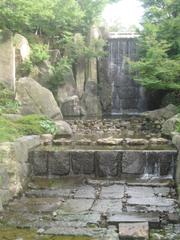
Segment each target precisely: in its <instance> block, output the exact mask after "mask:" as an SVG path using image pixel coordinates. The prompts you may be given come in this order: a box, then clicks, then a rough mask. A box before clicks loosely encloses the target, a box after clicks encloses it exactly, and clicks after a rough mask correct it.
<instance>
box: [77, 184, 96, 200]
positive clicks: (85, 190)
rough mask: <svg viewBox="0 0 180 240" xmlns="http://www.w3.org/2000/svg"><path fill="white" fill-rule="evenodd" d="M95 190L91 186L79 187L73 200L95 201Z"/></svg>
mask: <svg viewBox="0 0 180 240" xmlns="http://www.w3.org/2000/svg"><path fill="white" fill-rule="evenodd" d="M95 194H96V192H95V189H94V188H93V187H91V186H88V185H86V186H82V187H80V188H79V189H78V190H77V192H76V193H75V195H74V198H84V199H95V197H96V195H95Z"/></svg>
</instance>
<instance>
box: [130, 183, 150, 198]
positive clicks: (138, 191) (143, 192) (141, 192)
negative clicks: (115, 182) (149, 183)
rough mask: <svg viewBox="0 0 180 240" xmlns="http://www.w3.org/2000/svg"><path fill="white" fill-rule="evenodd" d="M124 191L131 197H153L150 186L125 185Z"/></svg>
mask: <svg viewBox="0 0 180 240" xmlns="http://www.w3.org/2000/svg"><path fill="white" fill-rule="evenodd" d="M126 193H127V194H128V197H133V198H148V197H154V191H153V188H151V187H142V186H141V187H136V186H134V187H127V189H126Z"/></svg>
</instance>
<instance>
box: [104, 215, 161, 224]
mask: <svg viewBox="0 0 180 240" xmlns="http://www.w3.org/2000/svg"><path fill="white" fill-rule="evenodd" d="M107 222H108V223H109V224H117V223H136V222H149V224H150V225H151V226H152V227H155V226H156V227H157V226H158V225H159V223H160V218H159V214H158V213H135V212H134V213H133V212H132V213H113V214H110V215H108V217H107Z"/></svg>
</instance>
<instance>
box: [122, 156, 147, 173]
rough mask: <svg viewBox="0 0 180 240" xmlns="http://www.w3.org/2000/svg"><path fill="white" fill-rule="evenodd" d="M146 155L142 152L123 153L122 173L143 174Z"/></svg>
mask: <svg viewBox="0 0 180 240" xmlns="http://www.w3.org/2000/svg"><path fill="white" fill-rule="evenodd" d="M145 163H146V153H145V152H143V151H125V152H124V153H123V157H122V173H128V174H143V173H144V167H145Z"/></svg>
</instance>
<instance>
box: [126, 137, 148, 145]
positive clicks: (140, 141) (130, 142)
mask: <svg viewBox="0 0 180 240" xmlns="http://www.w3.org/2000/svg"><path fill="white" fill-rule="evenodd" d="M125 142H126V143H127V144H128V145H134V146H139V145H147V144H149V141H148V140H147V139H143V138H139V139H136V138H126V139H125Z"/></svg>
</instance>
